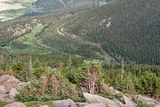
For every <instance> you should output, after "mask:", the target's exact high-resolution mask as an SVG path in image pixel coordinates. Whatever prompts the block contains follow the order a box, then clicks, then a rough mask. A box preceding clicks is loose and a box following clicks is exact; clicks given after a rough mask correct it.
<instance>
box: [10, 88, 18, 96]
mask: <svg viewBox="0 0 160 107" xmlns="http://www.w3.org/2000/svg"><path fill="white" fill-rule="evenodd" d="M17 94H18V91H17V89H16V88H12V89H11V90H10V91H9V98H11V99H14V98H15V97H16V95H17Z"/></svg>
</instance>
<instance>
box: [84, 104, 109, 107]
mask: <svg viewBox="0 0 160 107" xmlns="http://www.w3.org/2000/svg"><path fill="white" fill-rule="evenodd" d="M84 107H106V106H105V104H103V103H93V104H88V105H86V106H84Z"/></svg>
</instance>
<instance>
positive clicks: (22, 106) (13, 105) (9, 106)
mask: <svg viewBox="0 0 160 107" xmlns="http://www.w3.org/2000/svg"><path fill="white" fill-rule="evenodd" d="M4 107H27V106H25V104H23V103H20V102H13V103H10V104H7V105H5V106H4Z"/></svg>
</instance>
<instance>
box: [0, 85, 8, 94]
mask: <svg viewBox="0 0 160 107" xmlns="http://www.w3.org/2000/svg"><path fill="white" fill-rule="evenodd" d="M6 92H7V90H6V88H5V87H4V86H2V85H0V94H5V93H6Z"/></svg>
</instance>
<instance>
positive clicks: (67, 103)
mask: <svg viewBox="0 0 160 107" xmlns="http://www.w3.org/2000/svg"><path fill="white" fill-rule="evenodd" d="M53 105H54V107H77V106H76V103H75V102H74V101H73V100H71V99H67V100H57V101H54V102H53Z"/></svg>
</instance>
